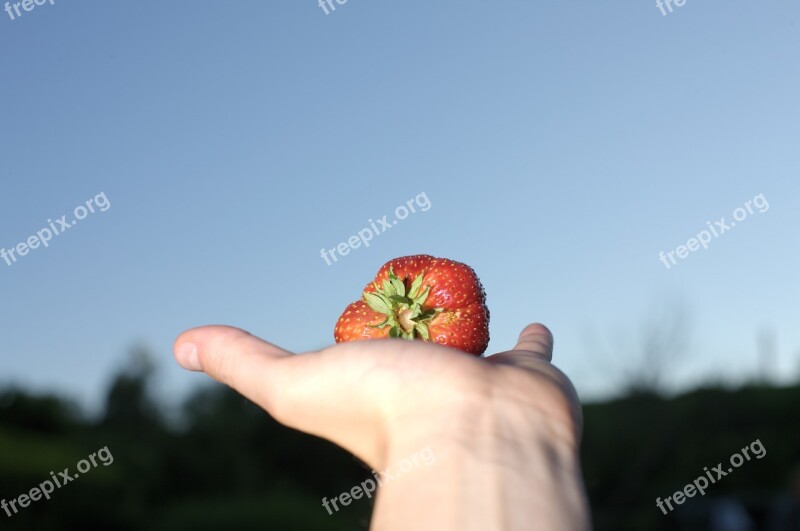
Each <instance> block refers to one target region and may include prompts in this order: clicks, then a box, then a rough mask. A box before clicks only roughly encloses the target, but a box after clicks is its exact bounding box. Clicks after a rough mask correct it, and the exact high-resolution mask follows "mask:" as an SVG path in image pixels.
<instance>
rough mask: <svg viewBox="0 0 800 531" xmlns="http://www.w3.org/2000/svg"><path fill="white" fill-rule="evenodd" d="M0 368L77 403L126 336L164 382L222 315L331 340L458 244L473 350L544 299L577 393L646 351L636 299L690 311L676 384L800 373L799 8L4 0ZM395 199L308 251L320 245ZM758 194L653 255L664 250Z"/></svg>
mask: <svg viewBox="0 0 800 531" xmlns="http://www.w3.org/2000/svg"><path fill="white" fill-rule="evenodd" d="M0 49H2V50H3V52H2V54H0V72H1V73H0V76H2V78H1V79H2V83H0V101H2V102H3V105H2V111H0V113H1V114H0V159H1V160H2V164H0V198H1V199H2V208H0V247H4V248H6V249H9V248H13V247H15V246H16V245H17V244H18V243H19V242H24V241H26V240H27V239H28V237H29V236H31V235H33V234H36V232H37V231H39V230H40V229H41V228H43V227H47V226H48V223H47V220H48V219H53V220H55V219H57V218H59V217H61V216H62V215H64V214H68V215H69V216H71V215H72V212H73V209H74V208H75V207H76V206H78V205H82V204H85V202H86V201H87V200H89V199H90V198H94V197H95V196H96V195H97V194H99V193H101V192H102V193H105V194H106V196H107V198H108V200H109V202H110V204H111V207H110V208H109V209H108V210H107V211H105V212H96V213H94V214H90V215H88V217H87V218H86V219H85V220H83V221H80V222H79V223H77V224H76V226H74V227H72V228H70V229H69V230H68V231H67V232H65V233H64V234H62V235H59V236H57V237H54V238H53V240H52V241H51V242H50V244H49V246H48V247H47V248H43V247H39V248H38V249H35V250H32V251H31V252H30V253H29V254H27V255H26V256H24V257H20V259H19V260H18V261H17V262H15V263H13V264H12V265H11V266H8V265H6V263H5V262H2V261H0V290H2V294H3V295H2V297H3V301H4V303H5V304H2V305H0V323H1V324H0V332H2V337H3V342H2V347H0V383H17V384H20V385H25V386H29V387H31V388H34V389H36V390H40V391H47V390H51V391H55V392H64V393H67V394H69V395H70V396H73V397H75V398H77V399H79V400H80V401H82V402H83V403H84V404H86V405H88V406H89V407H90V408H95V407H96V406H97V404H98V403H99V401H100V400H101V399H102V397H103V394H104V392H105V388H106V386H107V384H108V378H109V376H110V374H111V372H112V371H113V370H116V369H117V368H118V367H120V366H121V365H122V364H123V363H124V361H125V360H126V359H127V353H128V352H129V351H130V349H131V348H132V347H133V346H134V345H137V344H141V345H144V346H146V347H148V348H150V349H151V350H152V351H153V353H154V354H155V356H156V357H157V361H158V365H159V369H160V372H159V381H158V383H159V390H160V392H161V393H162V394H163V395H165V396H168V397H173V398H174V397H179V396H181V395H182V394H183V393H185V392H186V391H187V390H188V389H190V388H191V387H192V386H193V385H195V384H197V383H198V382H201V381H204V378H203V377H202V376H201V375H191V374H187V373H185V372H184V371H183V370H181V369H180V368H178V367H177V366H176V365H175V364H174V363H173V361H172V357H171V344H172V341H173V339H174V338H175V336H176V335H177V334H178V333H179V332H181V331H182V330H184V329H185V328H188V327H191V326H194V325H199V324H208V323H224V324H234V325H238V326H241V327H243V328H246V329H248V330H250V331H252V332H253V333H256V334H258V335H260V336H262V337H265V338H267V339H269V340H270V341H273V342H275V343H277V344H280V345H282V346H284V347H285V348H288V349H290V350H294V351H303V350H307V349H313V348H318V347H320V346H323V345H325V344H328V343H330V342H331V341H332V330H333V325H334V323H335V320H336V318H337V317H338V315H339V314H340V312H341V311H342V310H343V308H344V307H345V306H346V304H347V303H348V302H350V301H351V300H354V299H356V298H357V297H358V296H359V292H360V289H361V288H362V287H363V285H364V284H365V282H366V281H368V280H369V279H371V277H372V276H373V275H374V273H375V272H376V271H377V269H378V268H379V267H380V265H381V264H383V263H384V262H385V261H386V260H388V259H390V258H393V257H395V256H401V255H405V254H415V253H429V254H434V255H438V256H446V257H449V258H453V259H456V260H460V261H463V262H466V263H468V264H470V265H471V266H472V267H474V268H475V270H476V271H477V272H478V274H479V276H480V277H481V279H482V280H483V283H484V286H485V288H486V291H487V294H488V302H489V306H490V309H491V315H492V322H491V334H492V341H491V344H490V347H489V348H490V352H492V351H499V350H502V349H505V348H509V347H510V346H512V345H513V343H514V340H515V338H516V335H517V333H518V332H519V330H520V329H521V328H522V327H523V326H524V325H525V324H527V323H528V322H532V321H542V322H544V323H546V324H548V325H549V326H550V327H551V328H552V330H553V331H554V333H555V336H556V354H555V361H556V363H557V364H558V365H559V366H560V367H562V368H563V369H564V370H565V371H566V372H567V373H568V374H569V375H570V376H572V378H573V380H574V381H575V383H576V385H577V387H578V390H579V392H580V393H581V395H583V396H584V397H586V398H598V397H603V396H608V395H609V394H614V393H615V392H617V391H618V390H619V385H620V374H621V372H623V371H624V370H626V369H625V367H628V366H631V365H633V366H635V365H636V364H637V363H641V362H640V361H638V360H639V357H638V356H637V354H636V352H635V350H636V349H635V348H633V347H631V348H626V347H623V346H622V345H625V344H629V343H631V342H632V341H633V340H634V339H635V338H636V336H637V334H640V333H641V330H642V326H643V322H645V321H647V320H648V319H650V318H653V316H657V315H659V312H660V311H662V310H663V309H664V308H671V307H672V306H671V305H673V304H676V301H677V304H680V305H682V306H683V307H684V308H685V309H686V315H687V316H688V317H689V321H690V322H691V325H692V330H693V332H692V336H691V337H692V341H691V344H690V347H689V348H688V349H687V350H686V352H685V354H684V355H683V356H681V357H679V358H678V359H676V360H675V362H674V363H669V364H668V369H667V376H668V381H669V383H670V385H671V386H672V388H673V389H681V388H686V387H688V386H691V385H694V384H695V383H697V382H700V381H704V380H708V379H714V380H720V381H728V382H732V383H735V382H739V381H741V380H742V379H746V378H748V377H750V376H752V375H753V374H755V373H756V372H757V371H758V370H759V366H758V358H757V356H756V347H755V345H756V342H755V338H756V334H757V332H758V331H759V330H761V329H767V330H771V331H772V332H773V333H774V334H775V337H776V348H777V358H776V360H775V362H774V365H773V366H771V367H770V368H769V371H770V374H772V375H773V376H774V377H775V378H776V380H778V381H781V382H788V381H791V380H796V379H797V377H798V375H800V327H798V326H797V318H798V300H800V293H798V291H799V290H798V281H797V271H798V270H800V267H799V266H800V252H798V245H797V242H798V237H797V229H798V226H800V208H798V207H800V184H798V170H799V169H800V149H798V146H799V145H800V69H798V68H797V57H798V52H800V5H798V4H797V3H796V2H769V3H756V2H741V3H726V4H724V5H723V4H721V3H717V4H714V5H712V4H710V3H708V2H698V1H694V0H688V2H687V3H686V5H684V6H683V7H680V8H676V9H675V11H674V12H673V13H671V14H669V15H667V16H663V15H662V14H661V12H660V11H659V10H658V8H657V7H656V5H655V3H654V2H618V3H589V2H572V3H558V4H556V3H544V2H527V3H523V2H512V1H503V2H497V3H493V4H489V3H486V2H454V1H450V0H443V1H440V2H435V3H433V2H421V1H407V2H401V3H398V2H366V1H364V0H349V1H348V2H347V3H346V4H344V5H338V6H337V9H336V11H335V12H332V13H330V14H329V15H325V13H324V12H323V11H322V10H321V9H320V8H319V7H318V5H317V4H316V3H315V2H314V1H312V0H304V1H297V0H295V1H292V2H289V1H283V2H255V1H247V2H237V3H228V4H220V3H210V2H191V3H190V2H186V1H183V2H169V3H157V2H154V1H143V2H137V3H135V4H119V3H101V2H90V3H78V2H66V1H62V0H57V1H56V2H55V4H53V5H50V4H49V3H47V4H44V5H42V6H38V7H36V8H35V9H34V10H33V11H31V12H24V13H23V16H21V17H18V18H16V19H15V20H11V19H10V17H8V16H7V15H6V14H5V12H0ZM420 193H425V194H426V196H427V197H428V198H429V200H430V205H431V206H430V209H429V210H427V211H426V212H417V213H415V214H412V215H410V216H409V217H408V218H407V219H405V220H403V221H402V222H399V223H398V224H397V225H395V226H393V227H392V229H391V230H390V231H388V232H386V233H385V234H381V235H380V236H379V237H375V238H374V240H373V241H372V242H371V245H370V247H369V248H364V247H361V248H358V249H355V250H353V251H351V252H350V254H348V255H347V256H345V257H342V258H341V259H340V261H338V262H336V263H335V264H332V265H330V266H329V265H326V263H325V261H324V260H323V259H322V258H321V257H320V249H321V248H323V247H325V248H332V247H334V246H336V245H337V244H338V243H340V242H342V241H345V240H347V239H348V238H349V237H350V236H351V235H354V234H356V233H357V232H358V231H359V230H361V229H362V228H364V227H366V226H367V225H368V220H369V219H373V220H374V219H378V218H380V217H382V216H384V215H389V219H392V218H393V213H394V209H395V207H397V206H398V205H402V204H405V203H406V201H407V200H409V199H413V198H414V197H416V196H417V195H418V194H420ZM758 194H763V195H764V197H765V198H766V200H767V201H768V203H769V210H767V211H766V212H763V213H759V212H758V211H757V210H756V211H755V212H754V213H753V214H752V215H750V216H748V217H747V219H746V220H744V221H741V222H740V223H738V224H737V225H736V226H735V228H732V229H730V230H729V231H728V232H726V233H725V234H723V235H721V236H720V237H719V238H715V239H713V240H712V242H711V243H710V245H709V248H708V249H707V250H704V249H702V248H701V249H700V250H698V251H695V252H692V253H690V254H689V256H688V257H687V258H685V259H683V260H679V262H678V264H677V265H676V266H674V267H672V268H670V269H667V268H665V267H664V265H663V264H662V263H661V262H659V259H658V253H659V252H660V251H664V252H667V251H670V250H674V249H675V248H676V247H677V246H678V245H681V244H685V243H686V242H687V240H688V239H690V238H692V237H693V236H695V235H696V234H697V233H698V232H700V231H702V230H703V229H706V223H707V222H709V221H711V222H713V221H715V220H718V219H719V218H721V217H723V216H725V217H726V218H727V219H728V220H729V221H730V220H731V219H732V212H733V211H734V210H735V209H736V208H738V207H741V206H743V205H744V203H745V202H746V201H748V200H752V198H753V197H755V196H756V195H758Z"/></svg>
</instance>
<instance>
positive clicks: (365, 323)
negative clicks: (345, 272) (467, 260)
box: [333, 254, 489, 356]
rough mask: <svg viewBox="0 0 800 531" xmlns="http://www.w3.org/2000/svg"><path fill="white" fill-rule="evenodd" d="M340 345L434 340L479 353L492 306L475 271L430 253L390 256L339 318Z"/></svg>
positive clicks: (484, 344)
mask: <svg viewBox="0 0 800 531" xmlns="http://www.w3.org/2000/svg"><path fill="white" fill-rule="evenodd" d="M333 336H334V339H335V340H336V342H337V343H342V342H346V341H360V340H364V339H384V338H402V339H419V340H423V341H433V342H436V343H439V344H441V345H445V346H448V347H453V348H457V349H460V350H463V351H465V352H469V353H470V354H475V355H477V356H480V355H481V354H482V353H483V352H484V351H485V350H486V347H487V345H488V343H489V309H488V308H487V307H486V295H485V293H484V291H483V286H482V285H481V282H480V280H478V277H477V275H475V271H473V270H472V268H471V267H469V266H468V265H466V264H462V263H461V262H455V261H453V260H448V259H446V258H434V257H433V256H429V255H426V254H419V255H414V256H403V257H401V258H395V259H394V260H389V261H388V262H386V263H385V264H384V265H383V267H381V268H380V270H379V271H378V274H377V275H376V276H375V280H374V281H372V282H370V283H369V284H367V286H366V288H364V292H363V293H362V296H361V300H358V301H356V302H353V303H351V304H350V305H348V306H347V308H346V309H345V310H344V312H343V313H342V315H341V317H339V320H338V321H337V322H336V327H335V329H334V332H333Z"/></svg>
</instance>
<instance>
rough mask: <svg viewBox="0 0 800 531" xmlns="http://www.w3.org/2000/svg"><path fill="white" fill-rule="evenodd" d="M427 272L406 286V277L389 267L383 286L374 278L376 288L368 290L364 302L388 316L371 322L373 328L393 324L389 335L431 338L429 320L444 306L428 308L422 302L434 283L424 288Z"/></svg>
mask: <svg viewBox="0 0 800 531" xmlns="http://www.w3.org/2000/svg"><path fill="white" fill-rule="evenodd" d="M423 276H424V273H420V274H419V275H418V276H417V278H415V279H414V281H413V282H412V283H411V286H410V287H409V288H408V289H406V282H405V280H406V279H403V280H401V279H399V278H398V277H397V275H395V274H394V270H393V269H392V268H391V267H390V268H389V278H388V279H387V280H384V281H383V286H378V284H377V282H373V283H372V285H373V286H374V287H375V292H365V293H364V296H363V298H364V302H366V303H367V305H368V306H369V307H370V308H372V309H373V310H375V311H376V312H378V313H381V314H383V315H385V316H386V319H384V320H383V322H382V323H380V324H377V325H370V326H371V327H372V328H386V327H391V328H389V337H397V338H402V339H416V338H422V339H423V340H425V341H430V339H431V337H430V333H429V332H428V324H429V323H430V322H431V321H432V320H433V318H434V317H436V315H437V314H439V312H441V311H442V310H443V308H426V309H423V308H422V305H423V304H425V300H426V299H427V298H428V294H429V293H430V286H425V288H424V289H423V288H422V279H423Z"/></svg>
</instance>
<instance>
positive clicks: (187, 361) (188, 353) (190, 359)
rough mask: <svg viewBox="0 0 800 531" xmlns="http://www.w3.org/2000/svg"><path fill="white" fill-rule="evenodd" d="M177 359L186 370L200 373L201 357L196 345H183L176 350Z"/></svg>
mask: <svg viewBox="0 0 800 531" xmlns="http://www.w3.org/2000/svg"><path fill="white" fill-rule="evenodd" d="M175 358H176V359H177V360H178V363H179V364H180V365H181V367H183V368H184V369H188V370H190V371H200V370H202V367H200V357H199V356H198V355H197V345H195V344H194V343H183V344H182V345H180V346H179V347H178V348H177V349H176V350H175Z"/></svg>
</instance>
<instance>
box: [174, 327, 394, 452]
mask: <svg viewBox="0 0 800 531" xmlns="http://www.w3.org/2000/svg"><path fill="white" fill-rule="evenodd" d="M174 354H175V359H176V361H177V362H178V363H179V364H180V365H181V366H182V367H184V368H185V369H188V370H193V371H202V372H205V373H206V374H208V375H209V376H210V377H212V378H214V379H215V380H217V381H219V382H222V383H224V384H226V385H228V386H230V387H232V388H233V389H235V390H236V391H238V392H239V393H241V394H242V395H243V396H245V397H247V398H248V399H250V400H251V401H252V402H254V403H256V404H257V405H259V406H261V407H262V408H263V409H265V410H266V411H267V412H268V413H269V414H270V415H271V416H272V417H273V418H274V419H275V420H277V421H278V422H280V423H282V424H285V425H286V426H289V427H291V428H294V429H297V430H300V431H304V432H306V433H310V434H312V435H316V436H319V437H323V438H325V439H328V440H330V441H332V442H334V443H336V444H338V445H339V446H341V447H343V448H345V449H347V450H349V451H350V452H352V453H354V454H356V455H358V456H359V457H360V458H361V459H363V460H364V461H367V462H370V463H373V464H374V463H375V462H376V461H375V459H376V458H377V456H378V455H379V454H380V452H379V451H378V450H377V448H376V446H375V444H376V442H377V441H378V440H379V439H380V438H379V437H376V435H379V434H378V433H376V431H377V430H378V429H379V426H381V423H378V422H375V417H376V415H378V412H377V411H376V410H377V406H376V405H375V400H374V398H373V399H372V400H370V399H368V397H365V396H362V395H363V394H364V392H363V391H362V387H363V386H360V385H355V382H354V381H353V380H354V377H353V374H352V371H348V370H347V366H348V364H347V363H343V361H344V360H341V359H337V356H335V355H334V353H333V352H330V351H326V350H322V351H317V352H309V353H306V354H302V355H294V354H292V353H291V352H289V351H287V350H284V349H282V348H280V347H278V346H276V345H273V344H271V343H268V342H267V341H264V340H262V339H259V338H257V337H255V336H253V335H251V334H249V333H248V332H245V331H244V330H240V329H238V328H233V327H228V326H203V327H199V328H193V329H191V330H188V331H186V332H184V333H183V334H181V335H180V336H179V337H178V338H177V340H176V341H175V345H174Z"/></svg>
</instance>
